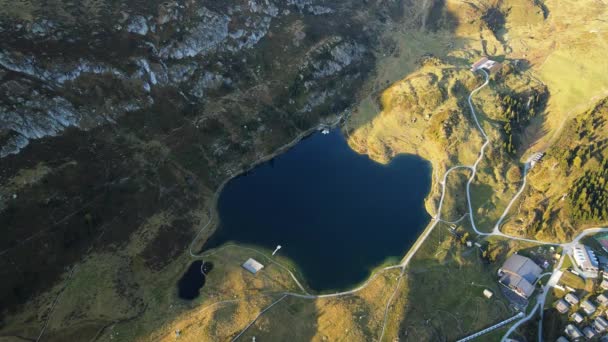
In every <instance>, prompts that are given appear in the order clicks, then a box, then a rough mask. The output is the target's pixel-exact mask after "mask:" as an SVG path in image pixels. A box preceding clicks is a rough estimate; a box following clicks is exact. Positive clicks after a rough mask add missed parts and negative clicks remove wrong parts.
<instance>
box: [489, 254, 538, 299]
mask: <svg viewBox="0 0 608 342" xmlns="http://www.w3.org/2000/svg"><path fill="white" fill-rule="evenodd" d="M541 272H542V269H541V268H540V267H539V266H538V265H537V264H535V263H534V261H532V260H531V259H529V258H526V257H524V256H521V255H519V254H513V255H511V256H510V257H509V259H507V261H505V263H504V265H503V266H502V267H501V268H500V269H499V270H498V276H499V277H500V279H499V282H500V283H501V284H502V285H504V286H506V287H508V288H510V289H511V290H513V291H514V292H515V293H517V294H518V295H520V296H522V297H524V298H528V297H530V295H532V293H533V292H534V284H535V283H536V280H537V279H538V277H539V276H540V274H541Z"/></svg>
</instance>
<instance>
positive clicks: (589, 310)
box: [581, 299, 597, 316]
mask: <svg viewBox="0 0 608 342" xmlns="http://www.w3.org/2000/svg"><path fill="white" fill-rule="evenodd" d="M581 308H583V311H585V313H586V314H587V316H589V315H593V313H594V312H595V310H597V308H596V307H595V305H593V303H591V302H590V301H589V299H585V300H584V301H582V302H581Z"/></svg>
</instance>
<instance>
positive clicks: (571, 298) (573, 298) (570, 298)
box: [564, 293, 578, 305]
mask: <svg viewBox="0 0 608 342" xmlns="http://www.w3.org/2000/svg"><path fill="white" fill-rule="evenodd" d="M564 299H565V300H566V302H568V303H570V304H572V305H576V304H578V297H577V296H576V295H575V294H573V293H566V295H565V296H564Z"/></svg>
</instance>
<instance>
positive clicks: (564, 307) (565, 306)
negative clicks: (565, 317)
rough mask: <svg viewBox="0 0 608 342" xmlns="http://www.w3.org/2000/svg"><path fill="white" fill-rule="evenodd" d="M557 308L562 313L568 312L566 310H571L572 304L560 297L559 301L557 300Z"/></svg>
mask: <svg viewBox="0 0 608 342" xmlns="http://www.w3.org/2000/svg"><path fill="white" fill-rule="evenodd" d="M555 308H556V309H557V311H559V312H560V313H566V312H568V310H570V305H568V303H566V301H565V300H563V299H560V300H558V301H557V302H555Z"/></svg>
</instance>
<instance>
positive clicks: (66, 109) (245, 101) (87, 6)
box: [0, 0, 401, 339]
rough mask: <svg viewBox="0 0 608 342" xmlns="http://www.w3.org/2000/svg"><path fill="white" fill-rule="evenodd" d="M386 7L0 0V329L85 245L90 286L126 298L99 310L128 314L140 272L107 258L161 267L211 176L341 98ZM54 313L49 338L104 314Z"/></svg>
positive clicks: (135, 304) (191, 221) (338, 104)
mask: <svg viewBox="0 0 608 342" xmlns="http://www.w3.org/2000/svg"><path fill="white" fill-rule="evenodd" d="M400 6H401V4H396V3H393V2H392V1H386V2H385V1H378V2H374V3H371V4H369V3H367V2H366V1H346V2H339V3H334V2H329V1H323V0H290V1H271V0H247V1H241V0H233V1H222V2H217V1H206V0H205V1H193V0H186V1H169V2H167V1H145V2H142V1H126V2H111V1H87V2H83V3H82V4H80V3H74V2H71V1H67V0H53V1H23V2H18V3H13V2H7V1H2V2H0V7H1V8H2V10H1V11H0V19H1V20H0V163H1V165H2V167H1V168H0V226H2V227H3V229H2V232H1V234H2V239H1V240H2V243H1V244H0V256H1V258H0V263H1V268H2V270H3V271H2V272H3V274H2V279H5V281H3V282H2V285H0V290H1V291H0V292H1V293H2V294H1V295H0V307H1V308H2V313H1V315H0V316H1V317H2V321H1V322H2V323H1V324H0V327H2V329H3V335H7V334H8V335H10V334H17V335H21V336H34V335H37V334H38V332H39V330H40V328H41V325H42V323H43V322H46V321H47V319H49V315H50V313H51V312H53V310H52V308H53V302H54V301H55V298H58V295H59V294H61V293H62V291H63V290H64V289H65V286H66V285H65V284H67V283H68V281H67V280H69V279H71V277H72V276H74V274H76V275H75V277H79V274H80V273H78V272H79V271H81V270H82V268H81V267H79V266H78V265H79V264H80V263H82V262H84V261H85V260H88V259H90V258H95V255H100V254H101V255H106V254H108V253H109V254H111V255H112V257H108V258H104V260H105V261H106V262H107V263H108V264H107V268H106V269H107V270H108V272H109V273H108V274H106V275H107V277H108V278H104V279H105V280H98V282H99V283H100V284H103V285H100V287H99V288H101V289H103V288H105V290H103V291H110V292H111V293H113V295H114V296H117V297H116V298H123V299H125V300H126V298H129V299H128V301H126V302H124V303H130V304H128V305H126V306H125V308H124V310H122V311H121V312H122V313H120V314H119V313H116V315H115V316H116V317H115V318H116V319H119V317H122V315H125V316H129V315H131V314H133V313H136V312H139V310H142V309H143V307H144V306H145V304H144V302H145V300H144V294H143V293H142V291H144V290H145V289H146V285H145V283H147V282H148V280H142V279H141V278H137V276H135V277H133V276H128V277H126V276H124V274H125V272H126V273H127V274H131V275H132V274H146V273H148V272H150V270H154V271H156V272H158V271H160V270H166V269H167V267H169V266H167V265H170V264H171V263H172V262H173V261H175V258H178V257H180V256H182V255H184V253H185V251H186V247H187V244H188V243H189V242H190V239H191V238H192V237H193V236H194V233H195V232H196V231H197V230H198V229H199V227H200V226H201V225H202V224H204V220H206V218H207V208H208V207H209V206H210V205H213V203H212V201H210V199H211V196H212V193H213V192H214V191H215V190H216V189H217V188H218V186H219V185H220V184H221V183H222V182H224V181H225V180H226V179H227V178H229V177H231V176H234V175H235V174H236V173H238V172H239V170H242V169H247V168H249V167H251V165H252V164H253V163H254V162H256V161H257V160H258V159H259V158H260V157H262V156H265V155H268V154H269V153H272V152H274V151H275V150H276V149H277V148H278V147H279V146H282V145H284V144H286V143H288V142H289V141H291V140H292V139H294V138H295V137H296V136H297V135H298V134H301V133H303V132H306V131H307V130H309V129H311V128H314V127H316V125H318V124H319V123H321V122H326V121H327V122H329V121H332V122H333V121H335V119H336V117H337V115H339V114H342V113H343V112H344V111H345V110H347V109H348V108H349V107H350V106H351V105H352V104H353V103H354V102H355V101H356V99H357V97H358V94H359V91H360V88H361V86H362V84H363V83H364V82H365V80H366V79H368V78H369V77H370V75H371V71H372V70H373V68H374V65H375V60H376V57H375V52H374V51H375V49H376V47H377V46H378V45H379V43H380V42H379V37H380V36H381V35H382V32H383V30H385V29H386V28H387V23H389V22H391V21H392V20H397V19H399V15H397V14H394V13H393V10H398V9H399V8H400ZM133 240H136V241H137V242H133ZM129 244H131V245H133V244H136V245H137V246H139V247H138V248H135V249H129V248H126V247H125V246H127V245H129ZM102 263H103V262H102ZM134 263H135V264H134ZM139 265H143V266H141V267H143V268H139V267H140V266H139ZM171 265H172V266H171V267H175V266H176V265H178V264H175V265H174V264H171ZM182 266H183V263H179V266H178V267H179V269H181V267H182ZM96 267H102V266H100V265H97V266H96ZM82 271H84V270H82ZM138 272H139V273H138ZM138 288H139V289H140V290H136V289H138ZM142 288H143V289H144V290H141V289H142ZM119 289H129V290H128V291H126V292H124V291H123V290H119ZM134 289H135V290H134ZM100 291H102V290H100ZM97 294H98V292H96V291H91V292H90V294H89V295H90V296H91V297H90V298H88V299H87V300H88V301H89V302H95V300H96V299H93V298H98V297H96V296H97ZM87 300H84V301H85V302H86V301H87ZM100 300H101V299H100ZM27 308H31V309H32V310H28V309H27ZM34 308H35V309H34ZM108 309H110V308H108ZM119 311H120V310H119ZM65 317H66V318H65V319H64V320H63V321H62V320H61V319H60V320H59V321H58V322H56V323H57V324H58V325H55V326H54V327H53V328H51V329H49V330H48V331H47V332H46V333H45V334H47V336H49V338H51V339H53V338H55V337H54V336H62V334H64V333H65V331H64V330H63V329H64V328H65V329H67V328H66V327H69V329H70V331H71V330H73V329H76V330H78V329H79V328H78V327H79V326H80V325H79V324H81V323H82V324H83V329H85V328H86V327H87V326H88V324H89V323H86V322H89V321H91V320H93V321H95V322H97V323H94V324H95V325H97V324H100V325H102V326H103V325H105V324H107V322H106V320H107V318H108V313H103V312H102V313H96V312H95V310H87V308H86V306H85V307H82V308H79V309H78V308H74V311H71V312H68V313H66V316H65ZM69 317H71V318H69ZM78 317H79V318H78ZM25 322H30V323H25ZM78 322H81V323H78ZM104 322H105V323H104ZM85 323H86V324H85ZM62 327H63V328H62ZM6 329H8V330H6ZM57 334H58V335H57ZM56 338H59V339H61V338H60V337H56Z"/></svg>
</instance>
